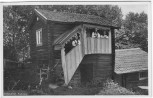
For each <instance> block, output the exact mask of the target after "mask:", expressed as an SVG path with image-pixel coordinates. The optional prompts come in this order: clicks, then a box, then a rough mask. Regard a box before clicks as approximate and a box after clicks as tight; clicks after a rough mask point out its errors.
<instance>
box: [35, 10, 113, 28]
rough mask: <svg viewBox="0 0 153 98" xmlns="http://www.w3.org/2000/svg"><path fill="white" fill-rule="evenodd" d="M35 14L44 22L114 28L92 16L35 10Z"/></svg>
mask: <svg viewBox="0 0 153 98" xmlns="http://www.w3.org/2000/svg"><path fill="white" fill-rule="evenodd" d="M35 12H36V14H38V15H40V16H41V17H43V18H44V19H45V20H51V21H56V22H66V23H74V22H83V23H90V24H97V25H102V26H111V27H116V26H113V25H112V23H110V22H109V21H107V20H106V19H104V18H102V17H99V16H94V15H87V14H77V13H68V12H54V11H49V10H42V9H35Z"/></svg>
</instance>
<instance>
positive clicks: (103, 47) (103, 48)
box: [102, 38, 105, 53]
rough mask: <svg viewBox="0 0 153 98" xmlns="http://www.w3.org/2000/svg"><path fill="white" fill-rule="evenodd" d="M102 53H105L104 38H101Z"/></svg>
mask: <svg viewBox="0 0 153 98" xmlns="http://www.w3.org/2000/svg"><path fill="white" fill-rule="evenodd" d="M102 53H105V39H104V38H103V39H102Z"/></svg>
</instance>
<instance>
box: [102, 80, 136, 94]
mask: <svg viewBox="0 0 153 98" xmlns="http://www.w3.org/2000/svg"><path fill="white" fill-rule="evenodd" d="M99 95H136V93H135V92H133V91H130V90H128V89H126V88H123V87H121V86H119V85H118V84H117V83H114V82H113V80H110V79H107V80H106V82H105V83H104V84H103V89H102V90H101V91H100V92H99Z"/></svg>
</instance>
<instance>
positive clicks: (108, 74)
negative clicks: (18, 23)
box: [29, 9, 118, 85]
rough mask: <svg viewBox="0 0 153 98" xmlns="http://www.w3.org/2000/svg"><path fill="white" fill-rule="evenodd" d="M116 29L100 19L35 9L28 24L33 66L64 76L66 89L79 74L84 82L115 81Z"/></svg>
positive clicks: (92, 16)
mask: <svg viewBox="0 0 153 98" xmlns="http://www.w3.org/2000/svg"><path fill="white" fill-rule="evenodd" d="M117 28H118V27H116V26H113V25H112V24H111V23H110V22H108V21H107V20H106V19H104V18H101V17H99V16H94V15H86V14H76V13H67V12H54V11H49V10H42V9H35V10H34V14H33V18H32V20H31V23H30V24H29V32H30V40H31V43H30V49H31V50H30V54H31V58H32V61H33V65H34V66H36V67H37V68H42V67H43V66H47V67H48V68H49V71H50V70H52V69H53V68H54V69H56V71H57V72H59V73H60V72H63V73H64V80H65V84H66V85H68V84H69V82H70V81H71V80H72V77H74V74H75V73H76V70H79V73H80V77H81V78H80V79H81V81H82V82H88V81H91V80H94V79H106V78H112V74H113V72H114V59H115V40H114V29H117ZM48 78H49V77H48Z"/></svg>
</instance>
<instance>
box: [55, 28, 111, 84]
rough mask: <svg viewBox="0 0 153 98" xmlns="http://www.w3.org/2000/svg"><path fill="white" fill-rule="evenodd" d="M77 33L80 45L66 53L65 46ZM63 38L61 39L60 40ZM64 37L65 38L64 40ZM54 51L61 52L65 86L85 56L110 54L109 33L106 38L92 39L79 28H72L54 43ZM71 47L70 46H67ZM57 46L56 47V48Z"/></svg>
mask: <svg viewBox="0 0 153 98" xmlns="http://www.w3.org/2000/svg"><path fill="white" fill-rule="evenodd" d="M78 33H79V35H80V37H79V40H80V42H81V44H80V45H77V46H75V47H73V48H72V49H71V50H70V51H68V53H66V52H65V45H66V44H67V43H68V42H69V41H71V39H72V38H73V37H75V36H76V35H77V34H78ZM62 37H63V39H62ZM65 37H66V38H65ZM58 42H60V44H57V45H55V49H59V50H61V61H62V68H63V71H64V79H65V84H66V85H68V83H69V82H70V80H71V78H72V77H73V75H74V73H75V71H76V69H77V68H78V66H79V64H80V63H81V61H82V59H83V57H84V56H85V55H87V54H111V53H112V51H111V32H109V36H108V37H107V38H92V37H87V36H86V31H85V30H83V29H82V27H81V26H78V27H76V28H74V29H73V30H72V31H70V32H66V33H65V35H64V34H63V35H61V36H60V37H59V38H58V40H56V42H55V43H58ZM69 45H72V44H69ZM56 46H57V47H56Z"/></svg>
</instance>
